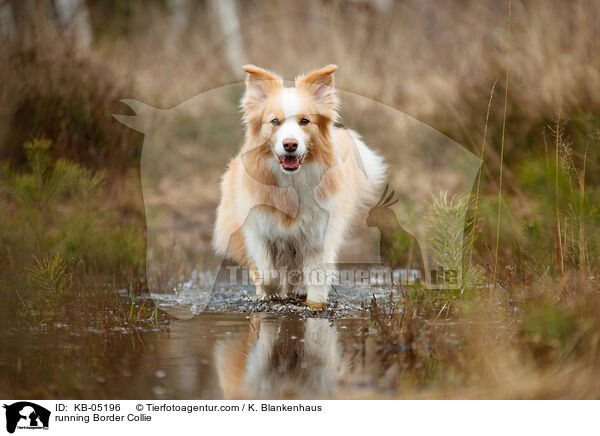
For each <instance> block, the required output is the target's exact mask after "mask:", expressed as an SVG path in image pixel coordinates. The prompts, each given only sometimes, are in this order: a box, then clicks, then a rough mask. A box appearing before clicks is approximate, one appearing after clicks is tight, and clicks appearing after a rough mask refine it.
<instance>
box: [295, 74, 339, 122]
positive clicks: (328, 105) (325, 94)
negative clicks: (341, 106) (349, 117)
mask: <svg viewBox="0 0 600 436" xmlns="http://www.w3.org/2000/svg"><path fill="white" fill-rule="evenodd" d="M335 70H337V65H327V66H326V67H323V68H321V69H320V70H316V71H313V72H312V73H309V74H307V75H305V76H301V77H297V78H296V86H297V87H298V88H304V89H306V90H307V91H308V92H309V93H310V94H312V96H313V97H314V99H315V101H316V102H317V105H318V109H319V110H320V112H322V113H323V115H325V116H328V117H330V118H331V119H332V120H335V119H336V118H337V107H338V100H337V96H336V94H335V89H334V87H333V73H334V72H335Z"/></svg>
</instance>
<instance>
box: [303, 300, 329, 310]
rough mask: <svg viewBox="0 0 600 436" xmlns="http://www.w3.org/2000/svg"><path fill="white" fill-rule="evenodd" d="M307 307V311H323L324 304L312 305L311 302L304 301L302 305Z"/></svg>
mask: <svg viewBox="0 0 600 436" xmlns="http://www.w3.org/2000/svg"><path fill="white" fill-rule="evenodd" d="M304 304H306V305H307V306H308V308H309V309H312V310H323V309H325V303H313V302H312V301H308V300H306V302H305V303H304Z"/></svg>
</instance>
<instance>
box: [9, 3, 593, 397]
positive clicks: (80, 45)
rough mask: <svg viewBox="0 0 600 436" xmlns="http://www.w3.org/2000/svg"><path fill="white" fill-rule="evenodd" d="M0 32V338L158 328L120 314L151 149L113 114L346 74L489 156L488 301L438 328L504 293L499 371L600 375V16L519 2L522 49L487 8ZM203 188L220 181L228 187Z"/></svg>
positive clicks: (484, 179) (482, 217) (360, 90)
mask: <svg viewBox="0 0 600 436" xmlns="http://www.w3.org/2000/svg"><path fill="white" fill-rule="evenodd" d="M0 16H1V19H2V21H1V26H2V27H1V31H2V39H1V41H0V159H1V162H2V166H1V169H0V177H1V178H0V181H1V182H0V183H1V184H0V271H1V277H0V288H1V289H0V292H1V293H2V295H1V298H2V303H0V307H1V309H0V317H1V318H2V322H3V323H6V324H7V325H8V324H11V325H14V323H21V324H22V325H27V326H39V325H41V324H44V323H48V322H50V321H52V320H54V321H56V320H61V319H65V317H68V316H71V315H72V314H73V313H98V312H102V313H104V311H105V309H106V310H111V311H114V313H118V315H115V316H112V317H111V318H110V320H109V321H107V320H106V318H105V317H101V316H98V317H83V318H82V319H80V321H78V322H81V323H83V324H85V325H88V324H90V323H91V324H93V325H97V326H105V325H115V324H116V325H122V324H123V325H129V324H133V323H134V322H139V321H140V319H142V320H143V319H147V320H151V321H152V322H157V320H158V314H157V312H156V311H155V310H154V307H153V306H152V305H151V303H150V302H148V303H146V305H143V304H140V303H137V306H136V307H137V308H136V309H135V311H134V312H135V313H134V315H133V316H132V310H133V306H131V305H130V304H129V303H128V304H122V303H121V302H120V300H117V299H112V298H113V297H111V295H112V294H114V292H113V291H115V290H117V289H120V290H122V289H126V290H129V291H130V292H132V293H133V294H135V293H137V294H136V295H141V294H143V290H144V283H143V282H144V263H145V220H144V208H143V201H142V195H141V188H140V170H139V161H140V153H141V146H142V142H143V136H142V135H141V134H140V133H137V132H134V131H133V130H130V129H128V128H126V127H124V126H122V125H120V124H119V123H118V122H117V121H116V120H115V119H113V118H112V115H111V114H113V113H130V112H128V110H129V109H128V108H126V107H125V106H124V105H122V104H121V103H119V100H120V99H122V98H128V97H133V96H134V97H135V98H137V99H139V100H143V101H144V102H146V103H148V104H150V105H152V106H156V107H160V108H169V107H173V106H175V105H177V104H179V103H181V102H182V101H184V100H186V99H188V98H190V97H192V96H194V95H197V94H198V93H200V92H203V91H206V90H209V89H213V88H216V87H218V86H221V85H226V84H230V83H234V82H238V81H240V80H241V79H242V78H243V76H242V70H241V65H243V64H244V63H254V64H257V65H260V66H263V67H265V68H269V69H272V70H274V71H277V72H280V73H281V74H282V75H283V76H284V77H286V78H288V79H291V78H293V77H294V76H295V75H296V74H298V73H300V72H303V71H308V70H310V69H312V68H317V67H320V66H322V65H325V64H328V63H336V64H338V66H339V70H338V72H337V73H336V86H337V87H338V88H340V89H343V90H347V91H350V92H353V93H356V94H359V95H363V96H366V97H369V98H371V99H374V100H377V101H379V102H382V103H384V104H386V105H389V106H392V107H394V108H396V109H398V110H400V111H402V112H405V113H407V114H409V115H411V116H413V117H415V118H417V119H419V120H421V121H423V122H425V123H426V124H428V125H430V126H432V127H433V128H435V129H437V130H438V131H440V132H442V133H444V134H445V135H447V136H449V137H450V138H452V139H454V140H455V141H456V142H458V143H459V144H462V145H464V146H465V147H466V148H468V149H469V150H471V151H473V152H474V153H475V154H477V155H479V156H481V154H482V146H483V145H484V144H485V153H484V155H483V165H482V171H481V185H480V188H479V190H478V191H477V192H476V198H477V211H478V212H477V220H476V223H475V225H473V226H471V227H472V228H473V229H475V232H476V237H475V238H474V247H473V250H472V251H471V252H470V253H469V259H470V260H472V263H473V264H474V265H478V268H480V271H482V272H483V273H484V274H485V275H486V277H487V281H488V283H491V289H494V290H495V292H488V288H485V291H481V289H480V290H479V291H478V292H479V293H475V292H474V293H475V294H476V295H475V296H473V297H472V298H473V299H474V300H471V299H470V300H468V301H460V304H459V303H458V302H457V303H456V304H453V303H452V304H446V303H447V301H446V300H445V299H442V300H439V299H435V302H433V303H430V304H434V305H437V306H435V309H438V310H431V312H432V313H435V314H436V315H437V317H439V316H440V313H443V311H444V310H446V316H448V312H450V310H451V309H450V307H452V308H453V309H454V310H457V311H458V312H459V313H461V314H462V315H463V316H464V317H465V319H467V318H468V317H469V316H472V314H473V312H472V311H473V310H474V309H473V306H472V304H474V303H473V301H476V300H477V295H482V294H485V295H486V296H488V297H489V294H493V304H496V305H498V306H497V307H499V308H501V309H502V310H500V309H499V310H500V315H497V316H499V317H500V318H502V319H504V321H506V320H507V319H510V322H508V321H506V322H507V323H509V324H511V323H513V322H517V323H518V327H517V331H518V334H517V335H516V336H511V337H512V338H513V339H514V338H517V339H514V340H513V341H511V340H509V339H506V341H504V342H502V341H501V342H498V343H497V344H495V345H494V347H495V348H494V353H496V354H494V355H498V356H500V355H508V354H507V353H502V352H500V351H499V349H498V347H499V346H500V345H498V344H500V343H501V344H502V346H506V347H514V344H515V342H514V341H517V342H518V344H519V347H520V348H517V349H516V353H517V354H519V355H521V354H527V356H528V357H527V358H528V359H529V358H530V357H531V356H533V357H531V360H532V361H533V362H536V365H539V366H537V367H541V368H545V369H546V368H548V367H549V366H548V365H550V366H551V365H552V364H553V363H556V361H557V359H558V360H560V364H561V365H563V364H564V361H565V359H567V357H565V356H568V357H569V358H573V359H574V360H573V361H574V362H575V363H574V365H576V366H577V365H580V366H581V367H583V368H584V369H585V371H590V373H591V374H593V373H594V371H595V370H597V369H598V365H599V363H598V361H599V359H598V357H599V356H600V351H599V346H600V345H599V344H600V302H599V301H598V289H599V287H598V280H599V277H598V273H599V271H600V268H599V267H600V208H599V206H600V92H599V90H600V26H599V23H600V3H599V2H597V1H595V0H574V1H570V2H562V1H559V0H556V1H554V0H553V1H546V0H544V1H542V0H533V1H512V3H511V14H510V37H509V35H508V32H507V30H508V23H509V8H508V2H506V1H494V0H487V1H472V0H455V1H449V2H444V3H443V4H439V3H438V2H420V1H416V0H415V1H413V0H406V1H397V2H395V1H391V0H378V1H372V2H369V1H363V0H335V1H334V0H310V1H307V2H301V3H298V2H285V1H280V0H271V1H266V2H258V1H243V2H242V1H234V0H229V1H218V0H204V1H202V0H198V1H193V0H149V1H142V0H132V1H128V2H120V1H116V0H106V1H100V0H70V1H69V0H60V1H59V0H56V1H51V0H42V1H34V0H22V1H19V0H2V1H0ZM508 53H509V54H508ZM507 54H508V57H507ZM507 62H508V74H509V78H508V92H507V94H505V93H506V91H507V89H506V86H505V83H506V74H507ZM505 95H506V96H507V104H506V112H505V105H504V103H505V102H504V98H505ZM490 96H492V97H493V98H492V99H491V103H490ZM488 104H490V106H489V118H487V120H486V113H487V112H488ZM504 118H505V123H504ZM378 121H379V120H377V119H374V117H371V116H370V115H369V114H368V113H365V114H364V118H363V119H362V120H361V126H356V127H357V128H358V130H359V131H365V130H366V131H379V132H381V133H380V134H379V136H378V137H379V138H380V141H379V142H378V143H377V144H371V145H373V146H374V148H377V149H379V150H381V151H382V152H383V153H384V154H385V155H386V157H388V158H390V159H392V160H393V159H396V158H397V156H399V155H400V153H401V150H402V144H398V143H396V142H395V141H394V138H389V137H386V135H385V131H384V129H385V126H382V125H381V123H378ZM195 122H197V123H202V120H201V119H200V120H196V121H195ZM189 123H190V122H188V124H189ZM188 124H186V125H184V126H183V127H185V126H187V125H188ZM504 125H505V128H504ZM352 127H355V126H352ZM486 129H487V130H486ZM484 132H487V133H486V135H485V138H486V140H485V142H484ZM220 134H225V135H234V136H237V135H239V131H236V132H224V133H223V132H220ZM192 138H193V135H192ZM502 146H503V147H502ZM502 149H503V153H501V150H502ZM217 151H219V150H217ZM219 152H220V153H222V155H223V157H224V158H226V157H228V156H231V155H232V154H233V153H234V150H229V149H225V150H220V151H219ZM501 160H502V161H503V172H502V174H503V175H502V192H501V193H500V192H499V186H500V176H499V174H500V162H501ZM206 171H207V172H211V171H212V172H213V173H211V174H214V175H215V177H217V176H218V175H219V174H220V173H222V171H223V168H222V167H215V168H207V169H206ZM200 185H202V184H200ZM174 189H175V188H174ZM198 189H202V187H201V186H200V187H199V188H198ZM205 189H206V188H205ZM217 194H218V193H216V192H215V193H213V192H209V193H201V192H200V193H199V195H204V197H205V199H206V201H207V202H208V204H209V207H207V210H206V214H207V217H206V220H204V222H205V227H206V228H205V231H204V232H203V233H202V236H201V238H203V239H202V242H203V243H205V244H206V246H207V247H208V241H209V239H210V233H211V223H212V215H211V214H212V213H213V211H214V206H216V202H217V201H218V195H217ZM173 195H175V194H173ZM499 195H501V198H502V204H501V207H500V211H498V207H499V206H498V197H499ZM474 198H475V197H474ZM210 202H212V203H210ZM473 202H474V201H472V206H473ZM211 204H212V205H213V206H212V207H210V205H211ZM497 216H499V217H500V221H499V223H498V221H497ZM497 226H498V228H499V233H497ZM207 250H209V249H208V248H207ZM496 250H497V252H498V256H497V259H496V255H495V253H496ZM493 278H495V279H496V282H495V283H492V280H493ZM111 292H112V294H111ZM467 293H468V292H467ZM94 295H96V297H93V296H94ZM69 296H71V297H69ZM456 298H458V297H456ZM486 298H487V297H486ZM490 298H492V297H490ZM132 301H133V300H132ZM449 301H450V300H449ZM451 301H454V300H451ZM49 302H51V303H49ZM488 303H489V301H488V300H486V304H488ZM132 304H133V302H132ZM419 304H421V303H419ZM461 304H465V305H466V306H461ZM130 306H131V307H130ZM15 307H16V308H18V310H13V309H12V308H15ZM515 307H518V308H519V310H520V311H521V312H519V313H520V316H519V318H518V320H514V316H513V315H512V312H511V311H512V310H513V309H514V308H515ZM439 309H441V310H439ZM138 310H139V312H138ZM69 314H71V315H69ZM136 314H137V316H136ZM490 316H492V315H490ZM494 316H495V315H494ZM69 319H71V318H69ZM436 319H437V318H436ZM511 325H512V324H511ZM397 333H398V334H399V335H401V334H402V333H401V330H399V331H398V332H397ZM479 333H481V332H479ZM392 336H393V335H392ZM477 338H478V339H477V340H475V339H474V340H473V343H476V344H477V346H475V345H474V347H475V348H477V347H483V346H484V345H481V344H482V343H484V342H485V341H483V340H481V338H480V336H477ZM393 340H396V339H393ZM413 340H414V338H413ZM482 341H483V342H482ZM581 344H585V346H582V345H581ZM488 345H489V344H488ZM478 349H481V348H478ZM471 351H473V350H471ZM465 353H467V352H465ZM473 353H474V354H477V352H476V351H473ZM565 353H566V354H565ZM512 358H514V361H515V362H520V361H519V360H518V358H517V357H514V356H513V355H512V354H511V359H512ZM457 359H458V360H460V359H459V358H458V357H457ZM467 360H468V359H467ZM511 362H512V361H511ZM528 362H529V360H528ZM471 363H472V361H469V365H470V364H471ZM480 363H481V362H480ZM465 365H466V366H464V367H463V370H464V368H465V367H467V366H468V367H469V371H471V372H470V374H481V368H480V367H479V366H477V367H476V368H475V366H474V367H470V366H469V365H467V364H465ZM484 366H485V365H484ZM516 366H518V365H517V364H516V363H515V367H516ZM485 371H487V372H489V373H493V372H494V371H492V370H490V369H489V367H487V368H486V370H485ZM494 374H497V372H496V373H494ZM596 374H597V372H596ZM490 377H491V376H490ZM494 377H496V376H494ZM494 377H491V378H494ZM559 380H560V381H563V379H561V378H560V377H559ZM594 383H595V384H594V385H593V389H595V390H592V392H593V394H592V395H591V396H598V395H599V394H600V388H599V387H598V385H597V382H594ZM583 384H585V383H582V385H583ZM536 386H537V385H536ZM562 387H563V385H561V388H562ZM507 389H508V388H507ZM564 389H565V391H564V392H567V393H565V394H564V395H567V396H569V395H570V394H573V395H577V394H578V393H579V392H575V393H574V392H571V391H569V389H570V388H569V387H568V386H567V383H566V382H565V383H564ZM560 392H563V391H560ZM523 395H524V396H527V394H523Z"/></svg>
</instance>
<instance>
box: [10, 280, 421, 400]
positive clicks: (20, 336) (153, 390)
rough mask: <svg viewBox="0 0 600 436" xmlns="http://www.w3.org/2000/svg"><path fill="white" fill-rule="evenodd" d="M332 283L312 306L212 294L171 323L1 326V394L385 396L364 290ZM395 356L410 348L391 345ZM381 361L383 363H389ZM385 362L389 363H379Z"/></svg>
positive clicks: (378, 350) (372, 290) (379, 346)
mask: <svg viewBox="0 0 600 436" xmlns="http://www.w3.org/2000/svg"><path fill="white" fill-rule="evenodd" d="M372 294H377V295H378V296H379V298H384V295H386V294H387V295H388V297H389V291H385V290H383V289H375V288H370V289H363V290H362V291H361V292H356V291H355V292H347V291H344V290H338V291H336V292H335V293H334V295H332V299H331V300H332V301H331V303H330V304H329V306H328V309H327V310H326V311H324V312H320V313H317V312H316V311H311V310H308V309H306V308H305V307H304V306H303V305H302V304H301V303H299V302H297V301H284V302H259V303H256V302H255V301H254V299H253V298H252V297H251V296H250V295H248V293H247V292H245V291H240V290H235V291H231V292H230V293H227V292H224V293H216V294H214V295H213V296H212V298H211V301H210V304H209V305H208V306H207V308H206V310H205V311H203V312H201V313H199V314H197V315H196V316H194V317H192V318H191V319H187V320H184V319H177V318H174V319H173V320H172V321H171V323H170V324H169V327H168V328H166V329H165V328H163V329H158V328H156V329H152V328H150V329H148V328H138V329H129V330H128V329H122V328H114V329H112V330H111V331H94V330H89V329H88V330H83V331H77V330H75V329H73V328H72V327H70V326H67V325H60V324H57V325H54V326H52V327H48V328H46V329H45V330H39V329H38V330H36V331H29V332H23V331H20V332H17V331H10V332H6V333H3V334H2V336H1V338H0V341H1V342H2V349H3V350H4V352H3V353H2V356H0V370H1V372H2V374H3V377H1V381H0V383H2V384H1V385H0V391H1V392H2V393H3V396H5V397H7V396H8V397H11V398H90V399H110V398H120V399H136V398H157V399H161V398H162V399H166V398H169V399H221V398H348V397H364V396H367V397H370V396H373V395H383V394H387V393H390V392H391V391H390V386H389V384H387V383H386V377H387V376H388V375H387V374H386V373H385V372H384V371H383V369H382V366H381V365H380V360H381V358H382V355H385V356H388V355H390V354H389V353H387V354H386V352H387V351H390V350H386V349H384V350H383V351H382V347H386V345H385V344H383V345H382V344H378V343H377V335H378V332H377V331H376V330H374V329H373V328H372V325H371V324H369V321H368V320H367V319H366V313H365V312H364V311H362V310H361V305H362V303H363V302H364V301H367V300H368V299H369V298H370V295H372ZM393 347H395V348H394V349H393V350H391V352H392V354H393V356H394V357H393V358H394V359H397V360H398V359H399V357H398V356H401V355H402V354H403V353H409V352H410V345H404V344H395V345H393ZM386 368H387V367H386ZM384 369H385V368H384Z"/></svg>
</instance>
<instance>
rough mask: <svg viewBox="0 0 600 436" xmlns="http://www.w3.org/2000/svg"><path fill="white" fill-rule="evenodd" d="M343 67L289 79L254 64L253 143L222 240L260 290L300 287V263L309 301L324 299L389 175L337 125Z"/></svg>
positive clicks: (237, 161)
mask: <svg viewBox="0 0 600 436" xmlns="http://www.w3.org/2000/svg"><path fill="white" fill-rule="evenodd" d="M336 68H337V67H336V66H335V65H329V66H326V67H324V68H322V69H320V70H317V71H313V72H312V73H310V74H307V75H304V76H301V77H298V78H296V80H295V84H294V85H295V86H293V87H286V86H284V83H283V80H282V79H281V78H280V77H279V76H277V75H275V74H274V73H272V72H269V71H266V70H263V69H261V68H258V67H255V66H252V65H247V66H245V67H244V70H245V71H246V72H247V73H248V76H247V80H246V92H245V94H244V96H243V98H242V101H241V106H242V111H243V114H244V116H243V120H244V124H245V129H246V135H245V142H244V144H243V145H242V148H241V150H240V152H239V153H238V155H237V156H236V157H235V158H234V159H233V160H232V161H231V162H230V164H229V167H228V169H227V171H226V173H225V175H224V176H223V180H222V184H221V189H222V198H221V203H220V205H219V207H218V209H217V219H216V224H215V231H214V237H213V245H214V247H215V249H216V251H217V253H219V254H221V255H224V256H226V257H229V258H232V259H233V260H235V261H236V262H238V263H239V264H241V265H248V266H249V268H250V271H251V273H252V274H251V275H252V277H253V280H254V283H255V287H256V293H257V295H258V296H260V297H269V296H273V295H279V294H282V293H286V294H291V293H295V292H297V290H298V289H297V288H298V286H296V285H293V284H291V283H289V282H288V281H287V280H283V279H282V278H283V277H284V275H283V274H282V271H286V270H287V271H289V270H298V271H301V272H302V277H303V280H302V281H303V284H305V286H306V293H307V299H306V301H307V304H308V305H309V306H310V307H313V308H322V307H323V306H324V304H325V303H326V301H327V295H328V290H329V287H330V284H329V282H330V281H331V280H332V278H334V277H335V275H334V274H332V271H335V264H336V261H337V257H338V252H339V250H340V248H341V247H342V245H343V242H344V240H345V239H346V238H347V236H348V232H350V230H351V229H350V227H351V224H352V221H353V219H355V218H356V217H357V216H358V215H359V213H361V212H363V211H365V209H366V208H368V207H369V206H370V205H372V204H374V203H375V202H376V201H377V199H378V194H379V193H380V191H381V187H382V185H383V184H384V180H385V173H386V166H385V164H384V162H383V159H382V158H381V157H380V156H379V155H378V154H376V153H375V152H374V151H372V150H371V149H369V148H368V147H367V146H366V145H365V144H364V143H363V141H362V140H361V138H360V137H359V135H358V134H357V133H356V132H353V131H351V130H347V129H344V128H340V127H336V126H335V122H336V121H337V120H338V98H337V95H336V93H335V90H334V87H333V73H334V71H335V70H336ZM324 276H326V277H327V279H326V280H325V281H323V280H314V279H311V277H312V278H316V277H320V278H323V277H324Z"/></svg>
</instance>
